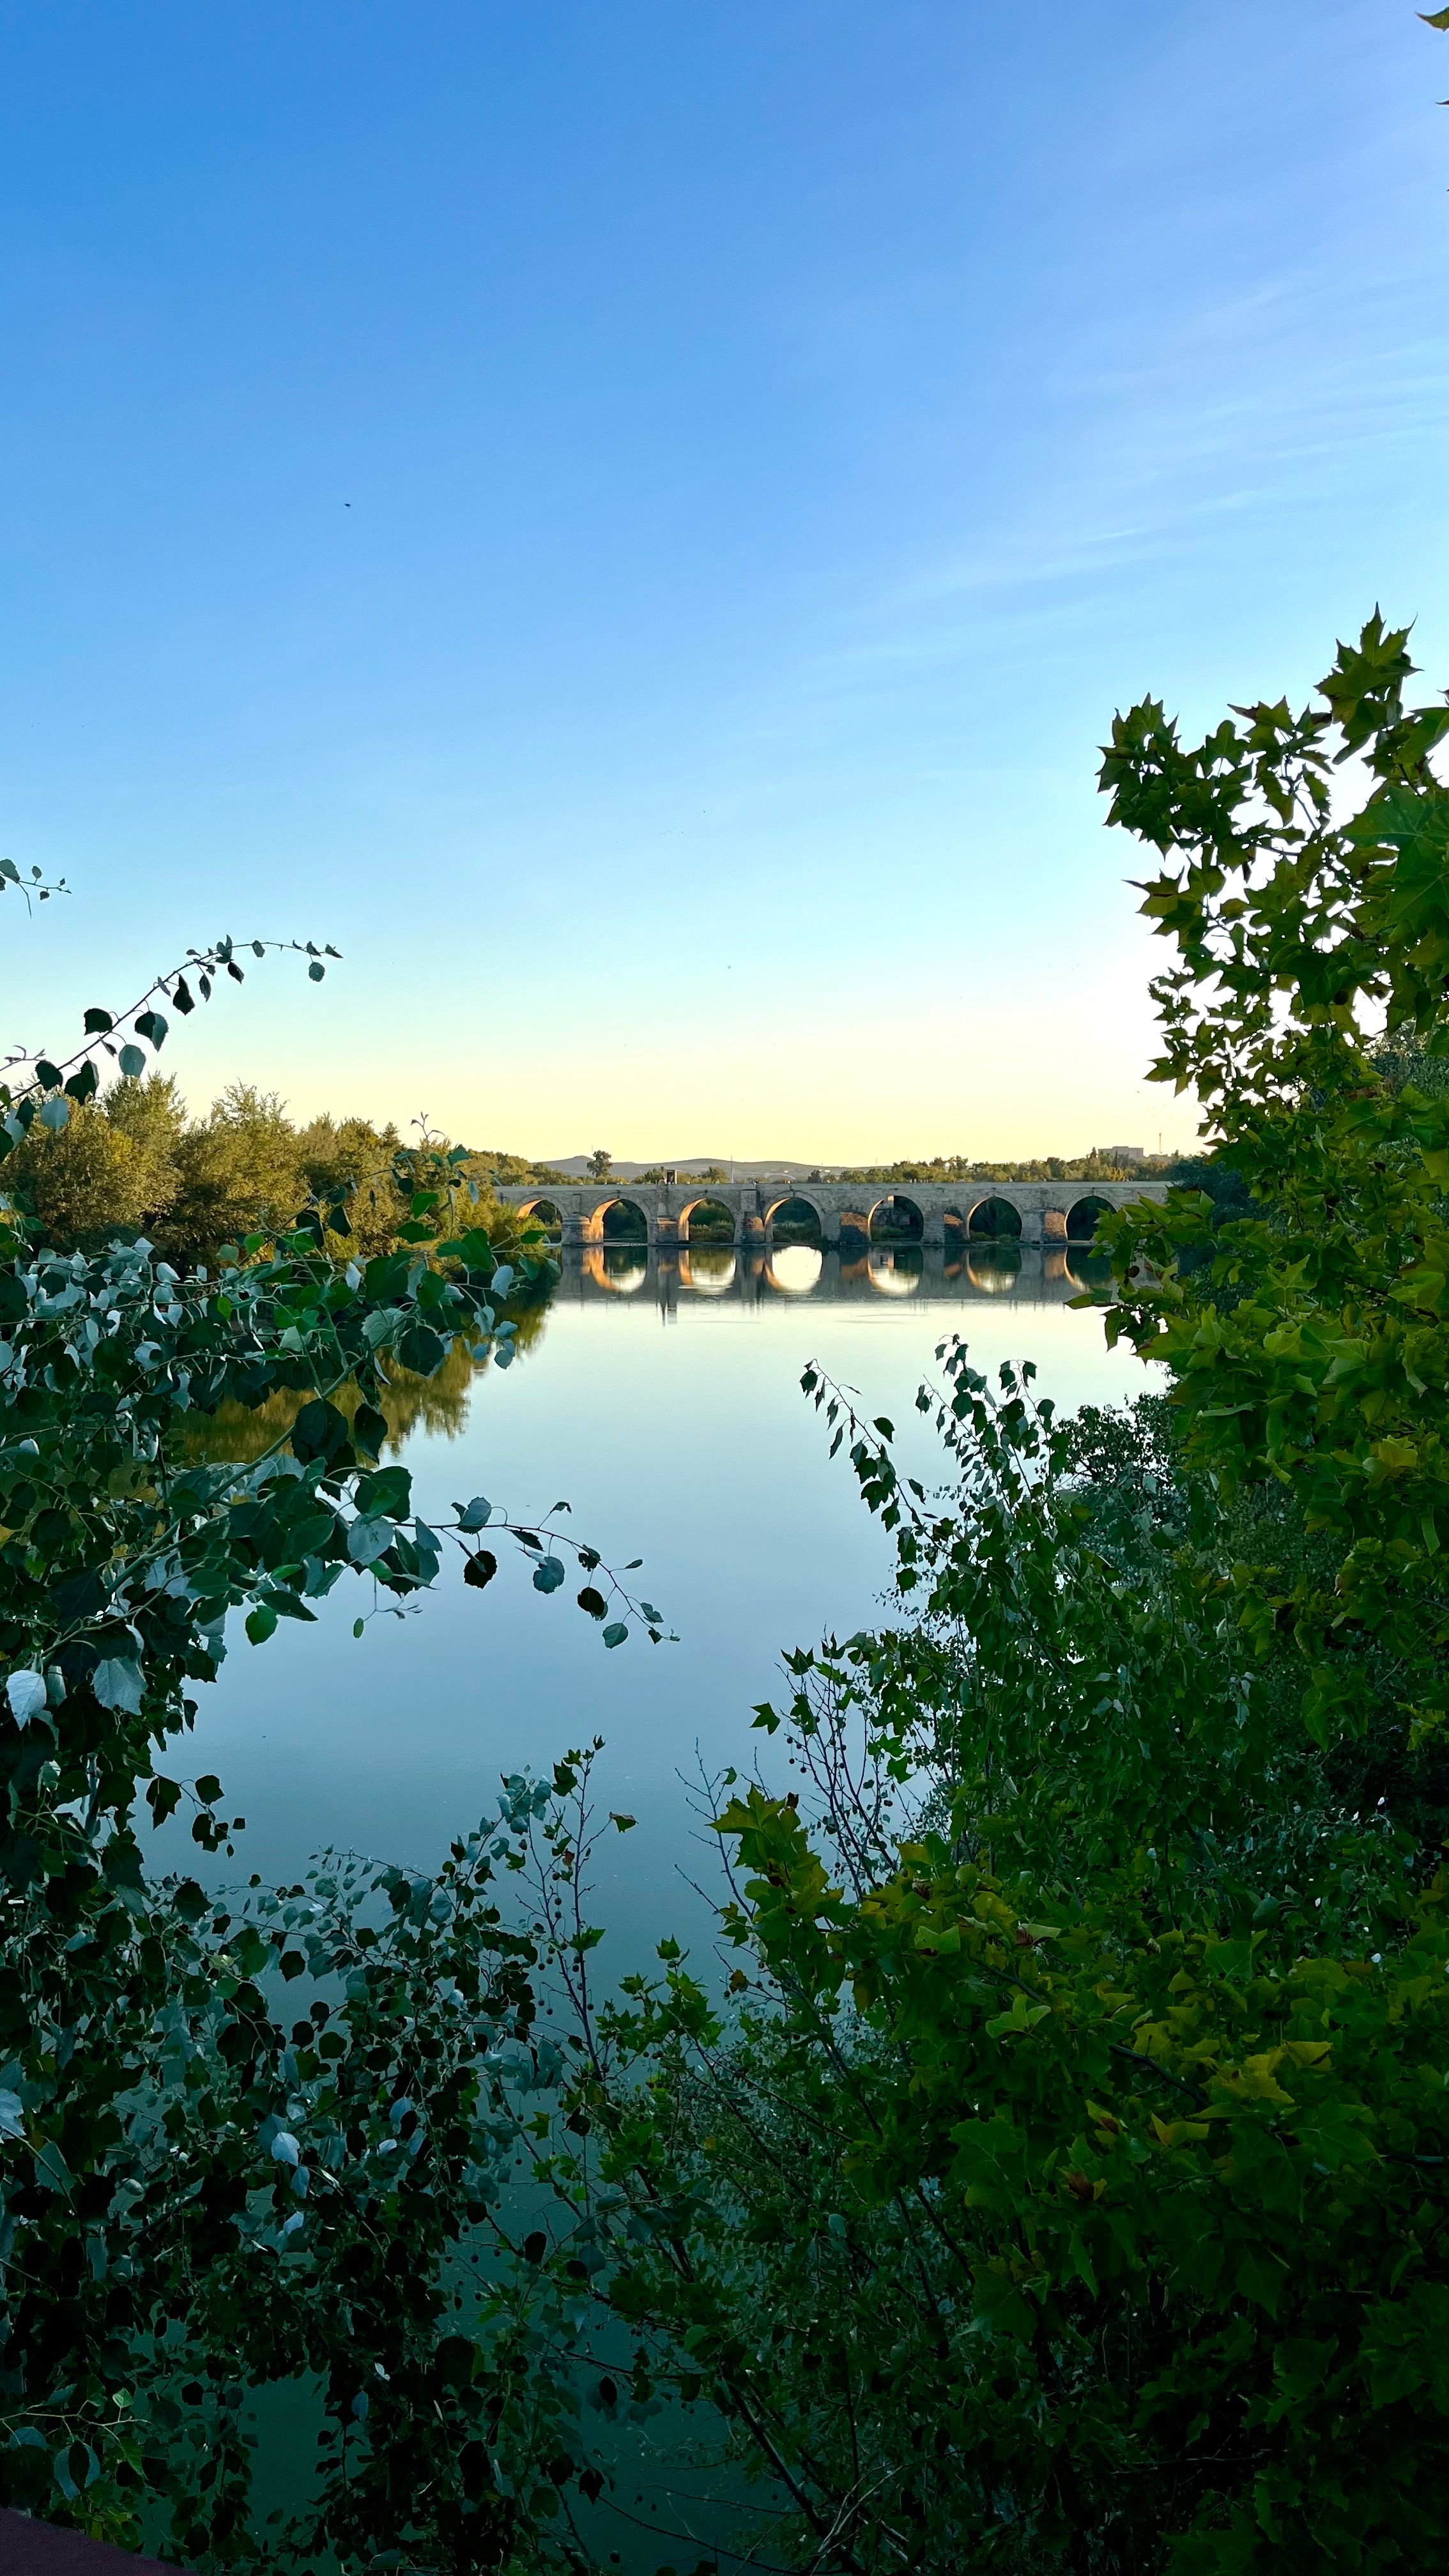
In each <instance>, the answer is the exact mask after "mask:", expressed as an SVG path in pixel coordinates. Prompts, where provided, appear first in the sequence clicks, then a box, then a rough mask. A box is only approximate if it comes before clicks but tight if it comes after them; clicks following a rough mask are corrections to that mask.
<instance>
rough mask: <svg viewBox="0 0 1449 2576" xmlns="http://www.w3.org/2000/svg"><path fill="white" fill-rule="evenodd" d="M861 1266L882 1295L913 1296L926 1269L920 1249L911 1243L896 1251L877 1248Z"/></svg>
mask: <svg viewBox="0 0 1449 2576" xmlns="http://www.w3.org/2000/svg"><path fill="white" fill-rule="evenodd" d="M860 1266H861V1268H862V1270H863V1271H864V1272H865V1274H866V1276H867V1278H868V1279H869V1281H870V1284H871V1286H872V1288H874V1289H875V1290H876V1291H877V1293H878V1294H879V1295H880V1296H882V1297H913V1296H914V1295H915V1294H916V1291H917V1289H918V1288H919V1287H920V1284H921V1276H922V1273H923V1271H924V1269H925V1263H924V1261H923V1260H922V1258H921V1254H920V1252H919V1250H918V1249H916V1248H915V1247H913V1246H912V1245H910V1244H906V1245H903V1246H902V1248H901V1249H900V1250H899V1251H896V1252H882V1251H880V1250H879V1249H877V1250H875V1251H874V1252H872V1253H871V1255H870V1257H869V1259H868V1260H866V1261H863V1262H862V1263H861V1265H860Z"/></svg>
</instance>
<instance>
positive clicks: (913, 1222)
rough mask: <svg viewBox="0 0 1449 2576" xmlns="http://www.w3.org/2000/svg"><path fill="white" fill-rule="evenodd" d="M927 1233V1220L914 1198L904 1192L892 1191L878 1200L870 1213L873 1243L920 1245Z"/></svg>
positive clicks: (870, 1230) (870, 1229)
mask: <svg viewBox="0 0 1449 2576" xmlns="http://www.w3.org/2000/svg"><path fill="white" fill-rule="evenodd" d="M925 1231H926V1220H925V1218H924V1217H923V1216H922V1214H921V1211H920V1209H919V1208H918V1206H917V1205H916V1202H915V1200H914V1199H913V1198H910V1197H908V1196H907V1194H906V1192H905V1191H904V1190H891V1191H889V1192H888V1193H887V1195H886V1197H885V1198H883V1199H877V1200H876V1203H875V1205H874V1207H873V1208H872V1209H871V1212H870V1222H869V1233H870V1239H871V1242H872V1243H919V1242H920V1241H921V1239H922V1237H923V1235H924V1234H925Z"/></svg>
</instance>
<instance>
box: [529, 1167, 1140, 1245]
mask: <svg viewBox="0 0 1449 2576" xmlns="http://www.w3.org/2000/svg"><path fill="white" fill-rule="evenodd" d="M1167 1186H1168V1185H1167V1183H1166V1182H1165V1181H1161V1180H1140V1181H950V1182H943V1181H913V1182H909V1183H906V1182H902V1183H899V1184H897V1185H895V1186H894V1187H887V1186H884V1185H880V1186H874V1187H869V1188H867V1187H865V1186H863V1185H862V1184H861V1183H859V1182H851V1181H794V1180H790V1179H788V1178H784V1177H782V1178H781V1179H779V1180H773V1181H772V1180H751V1181H710V1182H707V1183H704V1182H699V1181H672V1182H649V1183H647V1184H645V1183H641V1182H637V1181H602V1182H600V1181H574V1182H569V1183H563V1182H560V1183H559V1184H558V1185H557V1186H556V1187H553V1188H547V1189H544V1188H538V1187H535V1186H533V1185H531V1184H512V1185H507V1186H503V1187H499V1188H496V1191H495V1195H496V1196H497V1197H498V1198H500V1199H501V1200H502V1201H503V1203H504V1205H505V1206H507V1207H514V1208H517V1209H518V1210H519V1211H520V1212H521V1213H525V1212H529V1211H532V1210H534V1209H538V1210H540V1211H543V1210H553V1211H556V1213H557V1216H558V1218H559V1220H560V1223H561V1226H562V1232H563V1240H564V1243H565V1245H566V1246H568V1245H576V1246H579V1247H582V1246H583V1245H585V1244H588V1243H601V1242H602V1241H603V1240H604V1238H605V1224H604V1220H605V1217H606V1215H607V1213H608V1211H609V1209H610V1208H614V1207H618V1208H632V1209H634V1210H635V1211H637V1214H638V1215H639V1216H641V1217H642V1218H643V1220H644V1231H645V1235H646V1237H647V1240H648V1243H649V1247H650V1249H651V1251H659V1250H662V1249H664V1248H665V1247H667V1246H669V1245H671V1244H675V1243H679V1242H681V1241H684V1240H686V1239H687V1233H688V1226H689V1220H690V1216H691V1214H692V1213H693V1212H694V1210H696V1209H697V1208H699V1207H701V1206H704V1205H708V1206H711V1207H718V1208H721V1209H723V1210H724V1211H726V1212H727V1213H728V1214H729V1215H730V1216H731V1217H732V1218H733V1221H734V1222H733V1231H732V1238H731V1239H732V1241H733V1243H734V1244H735V1246H736V1248H738V1247H740V1246H742V1245H745V1244H754V1245H757V1246H758V1245H769V1244H771V1243H773V1240H774V1230H775V1223H776V1219H777V1218H778V1217H779V1216H780V1214H781V1212H782V1210H783V1209H784V1208H785V1207H787V1206H788V1207H790V1208H791V1209H792V1211H793V1210H794V1209H796V1208H803V1209H805V1210H807V1211H808V1212H809V1213H810V1214H812V1215H813V1216H814V1218H815V1219H816V1221H817V1223H818V1225H819V1228H820V1240H821V1243H822V1245H823V1246H824V1247H825V1249H826V1250H827V1251H835V1250H838V1248H839V1246H840V1242H841V1238H842V1235H844V1236H846V1237H847V1238H849V1237H851V1236H859V1235H864V1236H866V1237H872V1236H874V1237H875V1239H878V1240H880V1239H884V1240H890V1241H893V1242H900V1241H902V1240H906V1241H916V1242H919V1243H921V1244H922V1245H923V1246H924V1247H925V1248H927V1249H929V1250H939V1249H940V1248H941V1246H942V1245H943V1243H944V1242H945V1240H946V1235H947V1231H948V1229H950V1228H953V1227H958V1228H959V1229H960V1230H961V1232H962V1233H963V1234H964V1235H966V1236H971V1235H973V1234H974V1235H976V1236H978V1237H980V1236H982V1235H986V1236H990V1235H993V1234H994V1235H997V1236H1000V1235H1002V1234H1007V1235H1010V1236H1013V1237H1014V1238H1015V1239H1016V1240H1018V1241H1020V1242H1021V1243H1022V1244H1024V1245H1031V1246H1038V1247H1039V1246H1042V1245H1051V1244H1053V1243H1065V1242H1067V1241H1071V1240H1077V1241H1080V1240H1082V1239H1083V1237H1084V1236H1088V1235H1090V1234H1091V1233H1092V1232H1093V1231H1094V1229H1095V1225H1096V1211H1097V1210H1098V1209H1099V1208H1100V1207H1102V1206H1104V1205H1105V1206H1107V1207H1110V1208H1119V1207H1126V1206H1127V1205H1129V1203H1130V1202H1131V1201H1132V1200H1134V1199H1144V1198H1147V1199H1163V1198H1165V1197H1166V1195H1167ZM887 1210H889V1211H890V1219H889V1220H887V1219H886V1217H885V1211H887ZM987 1210H991V1211H993V1214H992V1216H991V1217H990V1218H989V1219H988V1218H987V1217H986V1214H985V1212H986V1211H987ZM997 1211H1000V1212H1001V1213H999V1214H998V1213H996V1212H997ZM1007 1212H1009V1215H1010V1216H1012V1217H1014V1218H1015V1220H1016V1223H1015V1225H1012V1224H1010V1223H1009V1222H1003V1217H1004V1216H1005V1215H1006V1214H1007ZM633 1231H634V1232H635V1235H636V1237H637V1232H638V1229H637V1227H635V1228H634V1229H633Z"/></svg>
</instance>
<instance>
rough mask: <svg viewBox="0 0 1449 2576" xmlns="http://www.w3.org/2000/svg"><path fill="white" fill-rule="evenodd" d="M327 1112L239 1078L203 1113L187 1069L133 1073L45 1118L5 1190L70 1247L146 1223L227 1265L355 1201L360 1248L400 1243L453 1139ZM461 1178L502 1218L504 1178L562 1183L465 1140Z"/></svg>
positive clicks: (483, 1217)
mask: <svg viewBox="0 0 1449 2576" xmlns="http://www.w3.org/2000/svg"><path fill="white" fill-rule="evenodd" d="M415 1124H416V1125H417V1127H418V1134H417V1135H416V1136H412V1135H410V1136H409V1137H407V1138H406V1139H405V1138H404V1137H403V1136H402V1135H401V1134H400V1132H399V1130H398V1129H397V1127H396V1126H394V1125H391V1124H389V1125H386V1126H382V1127H378V1126H375V1125H374V1124H373V1122H372V1121H371V1120H370V1119H366V1118H334V1117H331V1116H321V1117H317V1118H312V1119H309V1120H308V1121H307V1122H306V1123H305V1124H304V1125H302V1126H298V1125H296V1124H295V1123H294V1122H293V1121H292V1120H291V1119H290V1118H289V1117H288V1115H287V1111H286V1106H285V1103H284V1102H282V1101H281V1100H279V1099H278V1097H277V1095H276V1094H275V1092H264V1091H260V1090H258V1089H257V1087H256V1086H255V1085H254V1084H252V1083H245V1082H235V1083H232V1084H230V1085H229V1086H228V1088H227V1089H226V1090H225V1091H224V1092H222V1094H221V1096H220V1097H219V1098H218V1099H217V1100H214V1101H213V1102H212V1105H211V1108H210V1109H209V1111H208V1112H207V1114H206V1116H205V1117H203V1118H193V1117H192V1116H191V1115H190V1114H189V1112H188V1110H187V1106H186V1103H185V1101H184V1100H183V1098H182V1096H181V1092H180V1089H179V1087H178V1085H177V1082H176V1079H175V1077H174V1076H168V1075H165V1074H162V1073H161V1072H160V1071H159V1070H154V1071H152V1072H150V1073H138V1074H130V1075H122V1076H121V1077H120V1078H119V1079H118V1080H116V1081H114V1082H112V1083H111V1084H110V1085H109V1087H108V1088H105V1089H101V1088H99V1086H98V1087H97V1090H96V1091H95V1092H94V1093H91V1094H88V1095H87V1097H86V1098H85V1099H83V1100H77V1101H72V1102H71V1103H70V1115H69V1116H68V1118H67V1120H66V1123H65V1124H64V1126H62V1127H52V1126H47V1125H45V1124H43V1123H42V1122H41V1121H39V1120H36V1121H34V1122H33V1123H32V1124H31V1126H30V1127H29V1129H28V1130H27V1132H26V1133H25V1134H24V1135H23V1136H22V1137H20V1138H19V1140H18V1142H17V1147H16V1150H15V1152H14V1153H13V1154H12V1156H11V1159H10V1161H9V1164H8V1165H7V1169H6V1174H5V1179H6V1186H7V1188H8V1189H9V1191H10V1192H11V1194H12V1196H13V1197H14V1198H15V1200H16V1202H17V1203H18V1204H19V1205H20V1206H21V1207H22V1208H23V1209H24V1210H25V1211H26V1212H27V1213H28V1214H30V1215H32V1216H33V1217H34V1218H35V1219H36V1221H37V1222H38V1224H39V1225H40V1227H41V1229H42V1231H43V1232H44V1235H45V1238H46V1241H47V1243H49V1244H51V1245H53V1246H54V1247H55V1248H56V1250H58V1251H65V1252H69V1251H74V1250H77V1249H89V1248H92V1247H94V1246H96V1245H98V1244H101V1243H104V1242H107V1241H109V1240H110V1239H111V1238H112V1237H113V1236H116V1235H129V1236H132V1237H134V1236H136V1235H138V1234H140V1233H142V1232H144V1233H145V1234H146V1235H147V1236H148V1237H149V1238H150V1239H151V1240H153V1241H154V1242H155V1243H156V1245H157V1246H158V1248H160V1249H161V1250H162V1251H164V1252H165V1253H166V1254H167V1255H168V1256H169V1257H171V1258H172V1259H176V1260H183V1261H188V1262H192V1261H214V1260H215V1258H216V1256H217V1253H218V1252H219V1250H220V1248H221V1246H222V1245H223V1244H225V1243H240V1242H241V1241H242V1240H243V1239H244V1238H245V1237H246V1236H247V1235H249V1234H254V1233H260V1234H262V1235H263V1236H265V1237H267V1238H272V1237H275V1236H276V1235H277V1234H279V1233H284V1232H285V1231H286V1230H287V1229H288V1227H289V1226H290V1225H291V1223H292V1220H293V1219H294V1217H295V1215H296V1213H297V1210H298V1208H299V1207H300V1206H301V1205H302V1204H303V1202H304V1201H310V1202H312V1203H313V1204H315V1205H317V1206H319V1207H322V1208H327V1207H331V1206H334V1205H336V1204H338V1203H339V1202H340V1201H342V1200H344V1199H345V1201H346V1206H347V1211H348V1222H349V1225H350V1228H351V1232H352V1237H353V1242H354V1245H355V1248H356V1249H357V1250H359V1251H361V1252H364V1253H367V1254H372V1253H377V1252H382V1251H385V1250H387V1249H388V1248H389V1247H390V1246H392V1245H393V1244H395V1243H396V1242H397V1241H399V1240H400V1239H401V1231H400V1230H401V1229H402V1228H403V1227H404V1226H405V1225H406V1223H407V1221H408V1217H409V1213H410V1200H411V1197H412V1192H413V1186H414V1181H415V1170H414V1163H413V1156H414V1154H415V1152H416V1151H417V1150H418V1147H419V1145H420V1144H421V1146H422V1147H423V1148H424V1149H425V1150H435V1149H442V1150H444V1151H448V1150H450V1148H451V1140H450V1139H448V1138H446V1137H438V1136H436V1135H434V1134H432V1132H431V1131H428V1130H426V1129H425V1128H424V1126H423V1124H422V1122H415ZM451 1168H452V1185H453V1187H454V1188H455V1190H457V1191H458V1192H460V1193H464V1194H466V1195H467V1197H468V1200H469V1205H470V1208H471V1209H472V1210H473V1211H474V1212H475V1215H476V1221H477V1222H479V1223H481V1224H485V1225H486V1224H488V1223H490V1222H491V1223H492V1224H493V1225H494V1227H495V1229H496V1227H497V1225H498V1224H499V1222H500V1217H499V1206H498V1201H497V1200H496V1198H495V1197H494V1195H493V1185H494V1184H495V1183H502V1184H504V1185H508V1184H510V1183H517V1182H528V1181H534V1180H537V1181H540V1182H542V1181H545V1180H552V1181H558V1180H561V1179H562V1178H563V1175H562V1174H560V1173H555V1172H551V1171H546V1170H544V1169H543V1168H542V1167H541V1166H535V1165H533V1164H530V1163H528V1162H526V1161H525V1160H524V1159H523V1157H522V1156H520V1155H516V1154H501V1153H489V1152H485V1153H474V1152H472V1151H470V1150H467V1149H464V1150H462V1151H461V1152H459V1153H458V1155H457V1156H456V1159H455V1160H454V1162H453V1164H452V1167H451Z"/></svg>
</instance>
